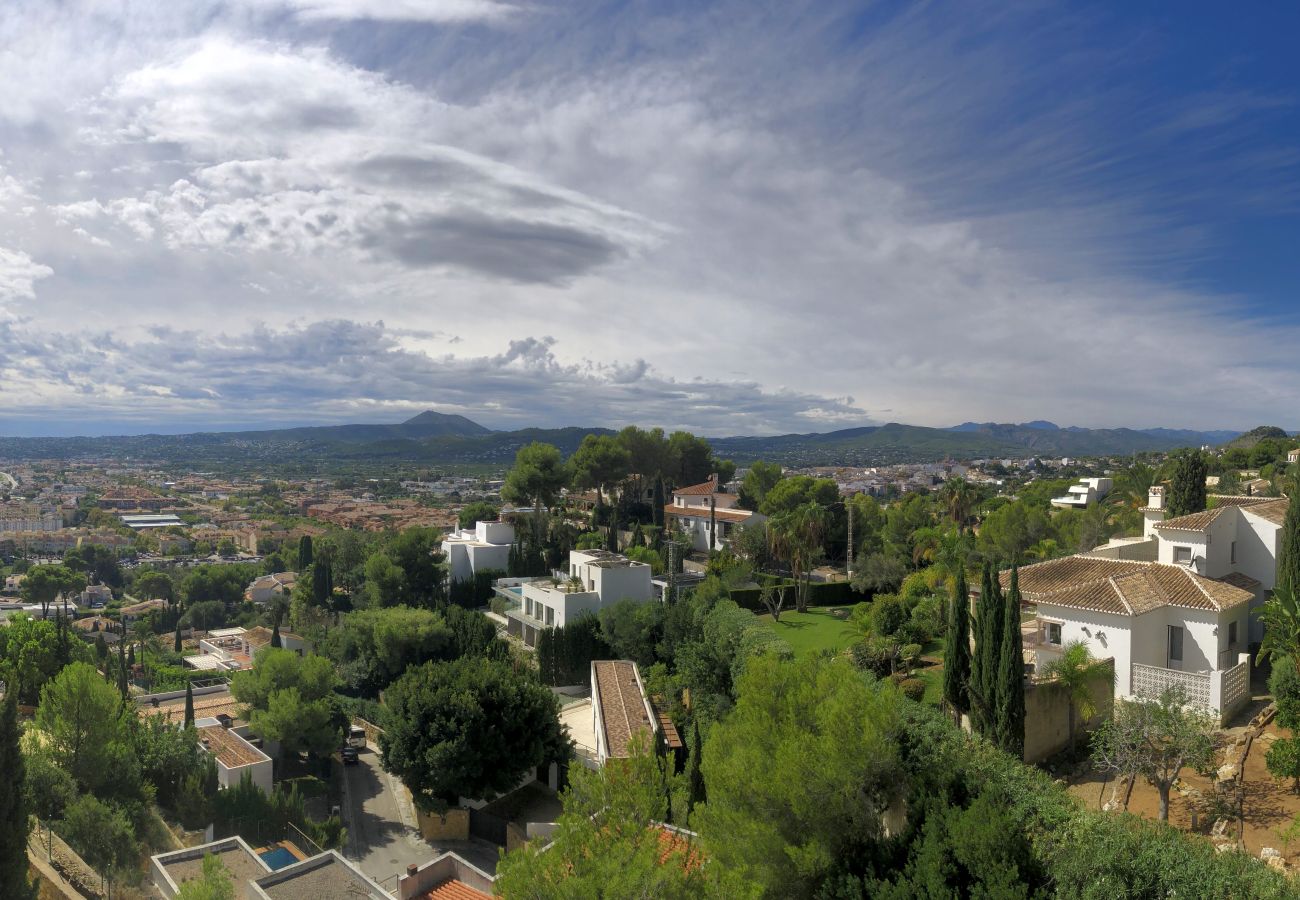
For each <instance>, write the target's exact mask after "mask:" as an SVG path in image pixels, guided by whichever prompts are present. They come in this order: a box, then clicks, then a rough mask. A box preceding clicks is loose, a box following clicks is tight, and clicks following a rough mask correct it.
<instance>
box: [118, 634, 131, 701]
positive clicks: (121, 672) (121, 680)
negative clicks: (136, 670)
mask: <svg viewBox="0 0 1300 900" xmlns="http://www.w3.org/2000/svg"><path fill="white" fill-rule="evenodd" d="M122 643H123V642H121V641H119V642H118V645H117V689H118V691H120V692H121V694H122V702H123V703H125V702H126V698H127V697H129V696H130V694H131V689H130V687H129V685H128V684H127V680H126V653H124V652H123V651H122Z"/></svg>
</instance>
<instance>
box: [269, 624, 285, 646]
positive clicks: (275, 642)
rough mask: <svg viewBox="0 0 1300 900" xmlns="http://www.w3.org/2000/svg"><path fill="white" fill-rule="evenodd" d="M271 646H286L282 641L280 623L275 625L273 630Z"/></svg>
mask: <svg viewBox="0 0 1300 900" xmlns="http://www.w3.org/2000/svg"><path fill="white" fill-rule="evenodd" d="M271 646H272V647H283V646H284V644H283V643H282V642H281V641H280V623H279V622H278V621H277V622H276V623H275V627H274V628H272V629H271Z"/></svg>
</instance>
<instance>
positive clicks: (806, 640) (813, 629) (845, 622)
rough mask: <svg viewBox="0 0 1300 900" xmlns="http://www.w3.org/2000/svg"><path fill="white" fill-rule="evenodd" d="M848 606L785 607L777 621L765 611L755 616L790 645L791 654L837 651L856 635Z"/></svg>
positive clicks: (855, 637)
mask: <svg viewBox="0 0 1300 900" xmlns="http://www.w3.org/2000/svg"><path fill="white" fill-rule="evenodd" d="M852 608H853V607H852V606H814V607H809V609H808V612H806V613H798V612H795V611H794V610H785V611H783V612H782V613H781V621H779V622H773V621H772V617H771V616H769V615H766V614H765V615H762V616H759V618H760V619H762V620H763V621H764V622H767V623H768V624H769V625H770V626H771V628H772V630H773V631H775V632H776V633H777V635H778V636H779V637H781V639H782V640H784V641H785V642H786V643H787V644H789V645H790V649H792V650H794V653H795V656H800V657H803V656H811V655H813V654H815V653H819V652H821V651H822V650H831V651H834V652H835V653H839V652H841V651H842V650H846V649H847V648H848V647H849V646H850V645H851V644H853V643H854V642H855V641H856V640H858V639H859V637H860V635H859V633H858V631H857V630H856V629H855V628H854V627H853V626H852V625H851V624H850V623H849V619H848V616H849V610H851V609H852Z"/></svg>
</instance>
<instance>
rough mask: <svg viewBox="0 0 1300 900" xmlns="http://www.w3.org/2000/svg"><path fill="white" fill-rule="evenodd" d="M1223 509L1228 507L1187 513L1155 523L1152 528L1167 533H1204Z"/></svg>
mask: <svg viewBox="0 0 1300 900" xmlns="http://www.w3.org/2000/svg"><path fill="white" fill-rule="evenodd" d="M1225 509H1228V507H1226V506H1216V507H1215V508H1214V509H1207V510H1203V511H1201V512H1194V513H1188V514H1187V515H1185V516H1175V517H1174V518H1172V519H1165V520H1164V521H1163V522H1157V523H1156V524H1155V526H1154V527H1155V528H1158V529H1161V530H1165V529H1167V530H1169V531H1204V530H1205V529H1207V528H1209V527H1210V523H1212V522H1213V521H1214V520H1215V519H1217V518H1218V517H1219V516H1220V515H1222V514H1223V511H1224V510H1225Z"/></svg>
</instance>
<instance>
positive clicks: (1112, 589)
mask: <svg viewBox="0 0 1300 900" xmlns="http://www.w3.org/2000/svg"><path fill="white" fill-rule="evenodd" d="M1243 577H1244V576H1243ZM1000 579H1001V581H1002V584H1003V585H1004V586H1006V585H1007V584H1008V582H1009V580H1010V573H1009V572H1004V573H1002V574H1001V576H1000ZM1020 592H1021V594H1023V595H1024V596H1025V598H1026V599H1029V600H1033V601H1034V602H1037V603H1051V604H1055V605H1058V606H1070V607H1074V608H1076V609H1086V610H1091V611H1093V612H1103V613H1113V614H1116V615H1121V616H1140V615H1142V614H1143V613H1146V612H1150V611H1151V610H1153V609H1159V608H1160V607H1162V606H1178V607H1183V608H1185V609H1204V610H1224V609H1231V608H1232V607H1234V606H1238V605H1240V604H1242V603H1249V602H1250V600H1252V599H1253V598H1254V592H1253V590H1252V589H1249V588H1246V587H1243V586H1238V585H1236V584H1233V583H1231V582H1229V581H1228V580H1226V579H1225V580H1215V579H1213V578H1205V577H1203V576H1201V575H1197V574H1195V573H1193V572H1190V571H1188V570H1187V569H1185V568H1183V567H1182V566H1171V565H1166V564H1162V563H1150V562H1129V561H1122V560H1114V559H1096V558H1091V557H1083V556H1067V557H1065V558H1064V559H1053V560H1048V561H1046V562H1041V563H1035V564H1034V565H1031V566H1026V567H1024V568H1023V569H1021V570H1020Z"/></svg>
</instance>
